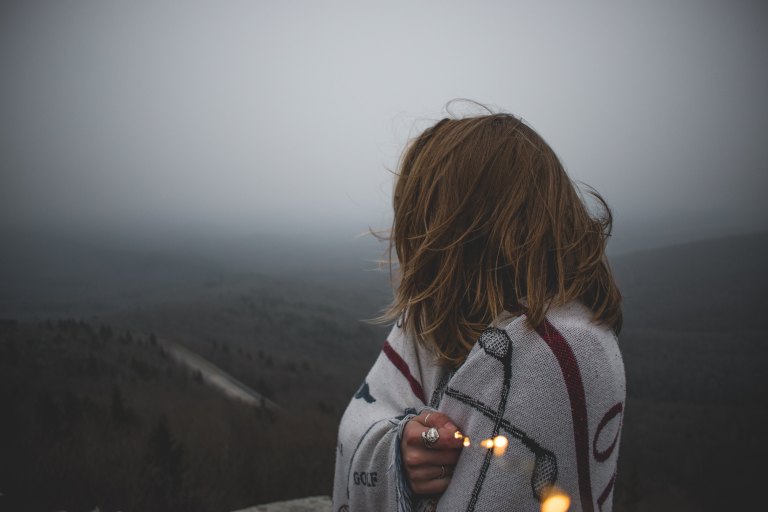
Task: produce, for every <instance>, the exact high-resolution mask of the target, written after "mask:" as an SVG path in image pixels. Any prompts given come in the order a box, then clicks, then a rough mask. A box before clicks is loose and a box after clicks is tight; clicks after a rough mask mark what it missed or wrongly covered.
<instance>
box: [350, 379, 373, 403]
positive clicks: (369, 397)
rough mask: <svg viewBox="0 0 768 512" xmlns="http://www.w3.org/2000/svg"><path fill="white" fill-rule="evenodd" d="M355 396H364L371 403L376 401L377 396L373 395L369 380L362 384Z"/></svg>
mask: <svg viewBox="0 0 768 512" xmlns="http://www.w3.org/2000/svg"><path fill="white" fill-rule="evenodd" d="M355 398H362V399H363V400H365V401H366V402H368V403H369V404H372V403H373V402H375V401H376V399H375V398H373V395H371V390H370V388H369V387H368V382H365V381H363V385H362V386H360V389H358V390H357V393H356V394H355Z"/></svg>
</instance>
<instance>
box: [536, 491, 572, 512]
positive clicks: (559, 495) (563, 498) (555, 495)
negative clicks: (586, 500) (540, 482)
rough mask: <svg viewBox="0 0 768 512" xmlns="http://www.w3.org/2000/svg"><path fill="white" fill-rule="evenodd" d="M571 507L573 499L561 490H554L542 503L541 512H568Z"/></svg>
mask: <svg viewBox="0 0 768 512" xmlns="http://www.w3.org/2000/svg"><path fill="white" fill-rule="evenodd" d="M570 506H571V498H570V497H568V495H567V494H565V493H564V492H562V491H560V490H553V491H551V492H550V493H549V495H548V496H547V497H546V498H545V499H544V501H543V502H541V512H566V511H567V510H568V508H570Z"/></svg>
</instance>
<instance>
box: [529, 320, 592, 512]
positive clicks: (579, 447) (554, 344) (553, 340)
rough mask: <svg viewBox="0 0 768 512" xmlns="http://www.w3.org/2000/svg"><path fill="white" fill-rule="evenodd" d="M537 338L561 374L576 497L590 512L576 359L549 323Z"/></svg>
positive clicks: (584, 415) (582, 401)
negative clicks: (575, 474) (568, 407)
mask: <svg viewBox="0 0 768 512" xmlns="http://www.w3.org/2000/svg"><path fill="white" fill-rule="evenodd" d="M536 332H537V333H539V336H541V338H542V339H543V340H544V341H545V342H546V343H547V345H549V348H550V349H551V350H552V353H553V354H554V355H555V358H556V359H557V362H558V363H559V364H560V371H561V372H562V373H563V379H564V380H565V387H566V388H567V389H568V398H569V400H570V402H571V417H572V420H573V438H574V443H575V445H576V471H577V472H578V476H579V495H580V497H581V508H582V510H584V512H592V511H593V510H594V504H593V503H592V484H591V482H590V478H589V431H588V427H587V399H586V396H585V394H584V383H583V382H582V380H581V372H580V371H579V364H578V362H577V361H576V356H575V355H574V353H573V350H572V349H571V346H570V345H568V342H567V341H565V338H563V335H562V334H560V332H559V331H558V330H557V329H555V327H554V326H553V325H552V324H551V323H549V321H548V320H546V319H545V320H544V322H543V323H542V324H541V325H540V326H539V327H538V328H536Z"/></svg>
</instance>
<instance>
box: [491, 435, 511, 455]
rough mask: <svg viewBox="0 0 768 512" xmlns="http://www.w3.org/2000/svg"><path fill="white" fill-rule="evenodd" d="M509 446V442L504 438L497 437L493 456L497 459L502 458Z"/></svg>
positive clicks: (494, 440) (494, 442) (494, 441)
mask: <svg viewBox="0 0 768 512" xmlns="http://www.w3.org/2000/svg"><path fill="white" fill-rule="evenodd" d="M508 445H509V441H508V440H507V438H506V437H504V436H496V437H494V438H493V454H494V455H495V456H496V457H501V456H502V455H504V452H506V451H507V446H508Z"/></svg>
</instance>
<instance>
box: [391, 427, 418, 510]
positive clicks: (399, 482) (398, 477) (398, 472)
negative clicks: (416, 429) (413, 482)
mask: <svg viewBox="0 0 768 512" xmlns="http://www.w3.org/2000/svg"><path fill="white" fill-rule="evenodd" d="M414 417H416V414H408V415H406V416H405V417H403V419H402V420H400V424H399V425H398V426H397V442H395V443H394V450H395V468H394V469H395V483H396V489H395V491H396V492H397V511H398V512H412V511H413V491H411V486H410V485H408V477H407V476H406V473H405V466H404V465H403V455H402V453H400V443H401V441H402V439H403V430H404V429H405V425H406V423H408V422H409V421H410V420H411V419H412V418H414Z"/></svg>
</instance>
